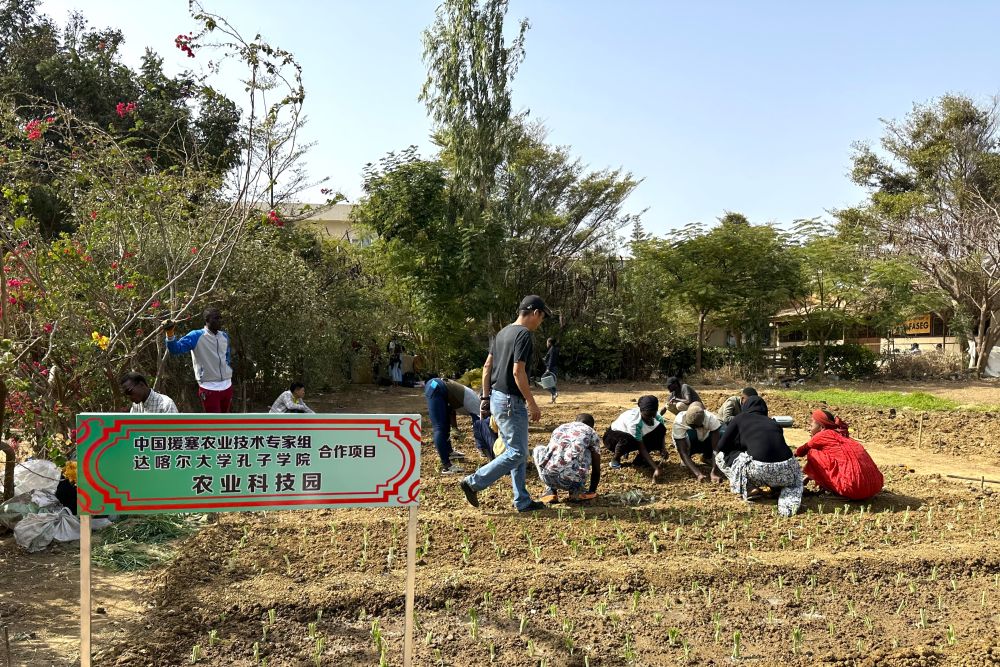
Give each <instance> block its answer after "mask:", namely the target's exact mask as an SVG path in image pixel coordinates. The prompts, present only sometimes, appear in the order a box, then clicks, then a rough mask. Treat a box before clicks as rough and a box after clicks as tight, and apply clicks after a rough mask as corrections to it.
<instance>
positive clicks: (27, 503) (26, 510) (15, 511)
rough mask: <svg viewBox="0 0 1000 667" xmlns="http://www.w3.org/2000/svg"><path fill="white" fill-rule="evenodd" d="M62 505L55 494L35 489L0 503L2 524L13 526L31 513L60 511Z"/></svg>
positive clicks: (0, 522) (0, 523)
mask: <svg viewBox="0 0 1000 667" xmlns="http://www.w3.org/2000/svg"><path fill="white" fill-rule="evenodd" d="M61 508H62V505H61V504H60V503H59V501H58V500H57V499H56V497H55V495H53V494H51V493H49V492H48V491H42V490H40V489H35V490H34V491H30V492H28V493H21V494H18V495H16V496H14V497H13V498H11V499H10V500H8V501H6V502H4V503H3V504H0V526H5V527H7V528H13V527H14V526H15V525H16V524H17V522H18V521H20V520H21V519H23V518H24V517H26V516H29V515H31V514H39V513H52V512H58V511H59V510H60V509H61Z"/></svg>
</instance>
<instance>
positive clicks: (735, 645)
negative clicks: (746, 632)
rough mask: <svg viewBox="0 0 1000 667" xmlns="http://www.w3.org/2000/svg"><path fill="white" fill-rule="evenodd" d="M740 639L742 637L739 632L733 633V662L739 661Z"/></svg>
mask: <svg viewBox="0 0 1000 667" xmlns="http://www.w3.org/2000/svg"><path fill="white" fill-rule="evenodd" d="M742 638H743V635H742V634H741V633H740V631H739V630H737V631H736V632H734V633H733V660H739V659H740V640H741V639H742Z"/></svg>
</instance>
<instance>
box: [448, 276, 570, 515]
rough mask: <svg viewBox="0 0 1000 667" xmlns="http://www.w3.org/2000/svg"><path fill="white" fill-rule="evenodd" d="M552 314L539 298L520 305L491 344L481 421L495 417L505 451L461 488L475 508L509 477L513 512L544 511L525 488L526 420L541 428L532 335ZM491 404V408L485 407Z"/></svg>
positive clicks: (465, 481)
mask: <svg viewBox="0 0 1000 667" xmlns="http://www.w3.org/2000/svg"><path fill="white" fill-rule="evenodd" d="M551 315H552V311H550V310H549V308H548V306H546V305H545V301H543V300H542V298H541V297H540V296H537V295H534V294H532V295H529V296H526V297H524V299H522V300H521V304H520V305H519V306H518V309H517V320H515V321H514V322H513V323H511V324H508V325H507V326H505V327H504V328H503V329H501V330H500V332H499V333H498V334H497V335H496V338H495V339H493V344H492V345H491V347H490V352H489V354H488V355H487V357H486V363H485V364H484V365H483V393H482V396H480V397H479V398H480V399H481V401H480V406H479V411H480V416H481V417H483V418H485V417H487V416H488V415H490V414H492V415H493V416H494V418H495V419H496V421H497V425H498V427H499V429H500V437H501V438H502V439H503V441H504V444H505V445H506V448H505V449H504V451H503V453H502V454H500V455H499V456H497V457H496V458H495V459H493V460H492V461H490V462H489V463H487V464H485V465H484V466H482V467H481V468H479V469H478V470H477V471H476V472H474V473H472V474H471V475H469V476H468V477H466V478H465V479H463V480H462V481H461V482H459V487H460V488H461V489H462V492H463V493H464V494H465V498H466V500H468V501H469V504H470V505H472V506H473V507H479V497H478V495H477V494H478V493H479V492H480V491H482V490H483V489H486V488H487V487H489V486H491V485H492V484H493V483H495V482H496V481H497V480H498V479H500V478H501V477H503V476H504V475H506V474H508V473H509V474H510V481H511V486H512V487H513V490H514V507H515V508H516V509H517V511H518V512H532V511H535V510H539V509H542V508H544V507H545V505H544V504H543V503H540V502H538V501H535V500H532V499H531V495H530V494H529V493H528V489H527V487H526V485H525V478H526V476H527V463H528V419H529V418H530V419H531V421H534V422H537V421H539V420H541V418H542V411H541V410H540V409H539V408H538V404H537V403H535V397H534V396H532V394H531V383H530V382H529V380H528V370H527V364H528V363H530V362H531V355H532V352H533V347H534V342H533V340H532V337H531V334H532V332H533V331H535V330H537V329H538V327H540V326H541V325H542V322H543V321H544V320H545V318H546V317H551ZM487 401H488V402H487Z"/></svg>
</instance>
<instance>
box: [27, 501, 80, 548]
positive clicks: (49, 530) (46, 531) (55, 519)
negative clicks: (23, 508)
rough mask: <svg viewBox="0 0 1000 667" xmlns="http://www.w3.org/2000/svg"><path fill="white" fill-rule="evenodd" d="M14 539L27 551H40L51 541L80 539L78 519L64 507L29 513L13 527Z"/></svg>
mask: <svg viewBox="0 0 1000 667" xmlns="http://www.w3.org/2000/svg"><path fill="white" fill-rule="evenodd" d="M14 539H15V540H16V541H17V543H18V544H19V545H20V546H21V548H23V549H24V550H25V551H27V552H28V553H34V552H36V551H41V550H42V549H44V548H45V547H47V546H49V544H51V543H52V542H71V541H73V540H78V539H80V520H79V519H78V518H76V517H75V516H73V515H72V514H71V513H70V511H69V510H68V509H66V508H62V509H61V510H59V511H58V512H54V513H47V514H29V515H28V516H26V517H24V519H22V520H21V522H20V523H18V524H17V526H16V527H15V528H14Z"/></svg>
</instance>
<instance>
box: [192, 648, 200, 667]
mask: <svg viewBox="0 0 1000 667" xmlns="http://www.w3.org/2000/svg"><path fill="white" fill-rule="evenodd" d="M199 660H201V644H195V645H194V646H192V647H191V664H192V665H193V664H194V663H196V662H198V661H199Z"/></svg>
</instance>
